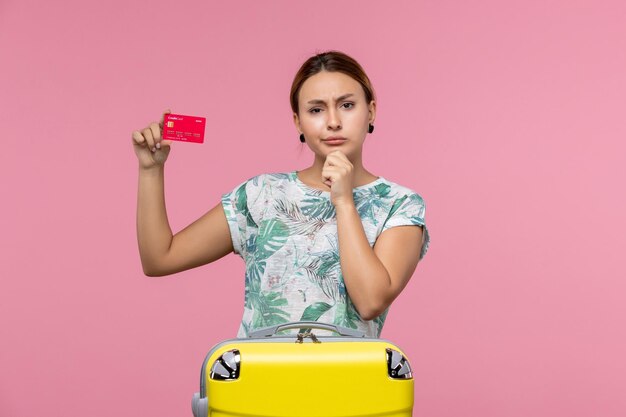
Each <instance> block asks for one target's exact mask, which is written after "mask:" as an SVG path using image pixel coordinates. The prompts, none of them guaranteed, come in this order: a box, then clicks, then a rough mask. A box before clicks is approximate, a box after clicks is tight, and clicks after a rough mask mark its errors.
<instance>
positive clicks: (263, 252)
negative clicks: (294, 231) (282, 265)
mask: <svg viewBox="0 0 626 417" xmlns="http://www.w3.org/2000/svg"><path fill="white" fill-rule="evenodd" d="M288 237H289V230H288V228H287V226H286V225H285V223H283V222H282V221H280V220H278V219H270V220H264V221H263V222H262V223H261V227H260V228H259V235H258V236H257V239H256V245H257V250H256V252H255V253H254V258H255V260H261V259H267V258H269V257H270V256H272V255H273V254H274V253H275V252H276V251H278V250H279V249H280V248H282V247H283V246H284V245H285V242H287V238H288Z"/></svg>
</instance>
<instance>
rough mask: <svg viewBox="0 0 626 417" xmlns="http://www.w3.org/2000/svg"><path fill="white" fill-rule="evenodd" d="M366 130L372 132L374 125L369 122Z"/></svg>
mask: <svg viewBox="0 0 626 417" xmlns="http://www.w3.org/2000/svg"><path fill="white" fill-rule="evenodd" d="M367 131H368V132H370V133H372V132H373V131H374V125H373V124H371V123H370V127H369V129H367Z"/></svg>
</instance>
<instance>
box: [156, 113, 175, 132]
mask: <svg viewBox="0 0 626 417" xmlns="http://www.w3.org/2000/svg"><path fill="white" fill-rule="evenodd" d="M171 112H172V111H171V110H170V109H167V110H165V111H164V112H163V115H162V116H161V121H160V122H159V126H160V127H161V129H163V120H164V119H165V115H166V114H169V113H171Z"/></svg>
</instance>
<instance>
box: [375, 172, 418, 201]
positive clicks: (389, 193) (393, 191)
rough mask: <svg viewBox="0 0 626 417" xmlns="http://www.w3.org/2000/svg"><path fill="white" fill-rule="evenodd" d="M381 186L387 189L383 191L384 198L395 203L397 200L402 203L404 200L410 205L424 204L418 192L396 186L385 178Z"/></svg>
mask: <svg viewBox="0 0 626 417" xmlns="http://www.w3.org/2000/svg"><path fill="white" fill-rule="evenodd" d="M381 184H384V185H385V186H386V188H387V189H386V190H385V196H386V197H387V198H389V199H391V200H393V201H395V202H398V201H399V200H402V201H405V200H406V201H407V202H411V203H414V204H418V205H424V204H425V203H424V199H423V198H422V196H421V195H420V194H419V193H418V192H416V191H415V190H413V189H412V188H409V187H407V186H404V185H401V184H398V183H396V182H393V181H389V180H388V179H386V178H385V179H384V181H383V182H382V183H381Z"/></svg>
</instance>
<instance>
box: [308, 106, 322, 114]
mask: <svg viewBox="0 0 626 417" xmlns="http://www.w3.org/2000/svg"><path fill="white" fill-rule="evenodd" d="M315 110H319V111H322V109H318V108H317V107H316V108H314V109H311V110H309V113H313V114H316V113H319V111H315Z"/></svg>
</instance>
